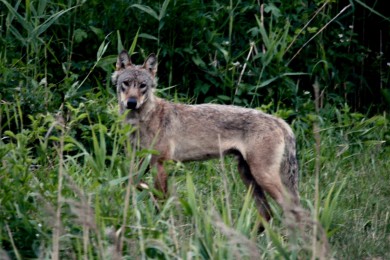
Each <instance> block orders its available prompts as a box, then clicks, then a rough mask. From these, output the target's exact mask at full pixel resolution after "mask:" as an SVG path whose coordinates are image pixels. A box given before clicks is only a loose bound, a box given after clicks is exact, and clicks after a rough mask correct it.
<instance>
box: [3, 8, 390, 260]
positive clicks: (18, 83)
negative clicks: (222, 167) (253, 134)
mask: <svg viewBox="0 0 390 260" xmlns="http://www.w3.org/2000/svg"><path fill="white" fill-rule="evenodd" d="M386 4H387V1H386V0H378V1H368V0H349V1H348V0H339V1H338V0H328V1H327V0H291V1H287V0H270V1H260V0H251V1H250V0H239V1H233V0H230V1H228V0H213V1H202V0H194V1H191V0H188V1H186V0H171V1H168V0H166V1H162V0H160V1H152V0H112V1H101V0H68V1H65V0H52V1H49V0H26V1H22V0H11V1H9V0H0V102H1V103H0V136H1V140H0V162H1V164H0V173H1V174H0V249H1V248H4V249H5V250H6V251H7V252H8V253H9V254H10V255H11V256H12V257H14V258H17V255H16V253H15V252H17V250H15V248H13V245H12V241H11V238H10V236H9V235H7V230H6V229H5V224H7V228H8V229H9V230H12V233H13V234H14V235H13V236H14V237H13V239H14V242H15V243H16V245H17V246H16V247H17V248H18V249H19V250H20V251H21V252H22V255H23V256H26V257H36V256H37V255H39V254H38V253H37V252H38V251H39V250H40V249H39V247H44V246H46V245H44V244H45V243H46V242H47V241H50V236H51V232H52V229H50V225H51V224H52V223H50V221H48V223H49V224H48V225H46V226H43V227H42V226H41V224H40V223H41V222H44V220H46V216H44V215H45V214H46V213H45V212H46V211H43V210H42V208H43V209H44V210H47V211H48V212H49V211H53V209H52V207H53V205H56V204H55V203H56V199H57V196H58V194H57V186H56V185H58V184H57V180H58V172H59V170H58V168H59V167H60V166H61V163H60V162H58V154H59V145H58V143H59V139H58V136H59V135H60V134H61V129H57V128H56V127H54V126H56V124H57V123H58V121H59V119H58V118H59V117H57V115H58V114H61V115H63V116H64V118H65V121H66V123H67V125H66V127H67V128H66V129H69V132H67V133H66V137H67V138H68V139H67V140H65V145H64V147H65V148H64V153H65V154H66V155H67V156H68V161H67V163H68V165H67V167H69V168H68V170H69V172H72V171H73V172H75V174H74V175H73V176H72V177H73V178H75V179H77V180H76V182H77V181H78V183H81V185H85V187H88V188H90V189H93V188H91V187H95V188H96V187H97V186H98V185H100V184H101V183H107V182H109V181H111V180H112V178H114V177H113V176H112V175H113V172H114V173H115V174H116V173H117V172H119V173H121V174H123V175H125V174H127V172H128V171H129V170H128V167H129V165H128V161H127V160H126V157H125V156H123V154H121V153H123V151H122V150H124V149H123V147H122V145H123V146H125V145H124V144H123V143H121V144H120V145H118V143H120V141H118V140H119V139H121V138H119V137H118V136H120V134H123V136H125V134H124V133H123V132H124V130H117V129H114V130H112V129H113V128H115V127H113V126H114V125H115V124H114V123H113V122H114V121H115V120H117V118H114V117H115V116H113V114H114V113H112V111H116V109H115V104H116V94H115V90H114V88H113V86H112V84H111V82H110V75H111V73H112V72H113V70H114V64H115V61H116V56H117V54H118V52H119V51H121V49H122V48H126V49H128V50H131V49H132V50H134V52H133V56H132V59H133V62H134V63H136V64H140V63H142V62H143V61H144V59H145V57H146V56H147V55H148V54H150V53H152V52H154V53H157V54H158V59H159V67H158V77H159V87H158V89H159V90H160V91H159V92H158V95H161V96H164V97H166V98H168V99H171V100H174V101H184V102H186V103H203V102H214V103H225V104H234V105H240V106H246V107H254V108H261V109H263V110H265V111H266V112H270V113H277V114H278V115H279V116H281V117H283V118H284V119H286V120H287V121H289V123H294V127H296V129H295V130H297V131H296V132H297V136H299V138H300V139H299V142H298V147H299V148H300V149H299V150H300V151H301V154H300V156H301V157H302V158H304V159H305V160H306V163H305V161H304V160H303V161H304V163H302V164H301V165H302V167H306V168H309V170H308V171H306V172H312V168H313V167H314V166H313V164H314V163H313V160H312V159H313V157H314V156H313V154H314V152H313V146H314V145H313V143H314V141H313V138H312V124H313V122H317V119H318V118H317V116H318V115H319V118H321V117H322V119H324V121H326V123H327V124H328V125H330V126H329V127H328V128H326V130H324V131H323V132H321V134H323V135H327V137H328V138H324V139H325V140H324V141H323V142H325V143H326V145H327V146H326V145H325V148H329V150H328V151H327V153H324V154H326V155H324V157H325V156H328V157H327V158H326V159H324V158H321V159H322V160H323V161H327V162H328V161H329V162H330V161H332V162H335V164H336V165H335V166H334V168H331V167H330V166H329V165H328V166H327V167H329V170H328V171H329V172H331V173H333V172H335V173H336V172H338V171H339V168H338V167H341V166H340V165H341V164H343V163H344V164H345V165H342V166H344V169H346V168H348V169H353V170H354V172H352V173H351V175H352V174H355V175H358V174H360V175H363V177H365V178H366V179H367V182H368V181H375V183H379V184H380V185H379V186H382V185H383V186H386V183H387V182H386V181H382V177H383V176H382V175H380V174H377V175H375V176H374V177H375V178H372V176H371V175H369V174H371V171H373V172H374V170H373V169H371V168H370V167H371V164H375V163H374V161H375V160H374V159H373V158H374V156H376V155H378V154H379V155H378V157H375V159H378V158H382V157H383V158H385V159H386V158H387V157H388V156H387V155H386V154H385V153H386V151H388V150H386V149H384V152H383V154H381V153H380V152H379V150H381V148H382V147H385V146H387V147H386V148H388V141H389V140H390V136H389V133H388V130H387V125H388V122H387V120H386V117H387V116H388V114H386V113H387V111H388V109H389V106H390V53H389V52H390V49H389V48H390V43H389V42H390V41H389V40H390V39H389V36H390V13H389V10H390V9H389V8H387V7H386ZM133 44H134V45H133ZM316 82H317V83H318V86H319V87H320V97H319V100H318V101H314V88H313V84H315V83H316ZM315 104H318V105H319V109H320V112H319V113H317V112H318V111H315ZM59 112H60V113H59ZM115 114H116V113H115ZM313 114H316V115H315V116H313ZM382 115H384V116H382ZM366 117H367V118H368V119H367V120H366ZM319 121H321V120H319ZM100 123H101V124H100ZM110 127H112V128H111V129H110ZM102 129H103V130H102ZM94 131H95V132H94ZM99 131H101V132H99ZM110 131H111V132H110ZM115 131H123V132H120V134H118V132H115ZM386 131H387V132H386ZM98 132H99V134H101V136H99V137H97V135H98V134H97V133H98ZM113 133H115V134H118V135H117V136H115V134H113ZM102 136H103V137H102ZM99 138H100V139H99ZM116 138H117V139H116ZM69 140H71V141H69ZM72 140H73V141H72ZM74 140H77V142H79V143H77V145H79V146H80V147H83V149H84V148H85V149H84V150H83V149H81V148H80V147H78V146H77V145H76V144H75V141H74ZM334 140H336V141H337V143H338V145H337V146H336V145H334V142H335V141H334ZM122 141H123V140H122ZM386 141H387V143H386ZM123 142H124V141H123ZM102 143H103V144H104V145H103V144H102ZM99 145H101V146H99ZM119 146H120V150H121V152H118V151H117V150H115V149H118V150H119V148H118V147H119ZM367 147H368V148H369V149H368V148H367ZM366 148H367V151H368V152H369V153H370V154H369V155H370V156H371V155H372V156H373V157H370V156H367V157H364V160H362V163H363V164H364V165H365V167H363V170H361V168H362V167H361V166H360V164H358V163H354V162H350V161H349V158H350V157H353V156H356V154H359V153H360V152H359V151H360V150H363V149H366ZM337 149H339V150H337ZM359 149H360V150H359ZM80 150H82V152H81V151H80ZM370 151H372V154H371V152H370ZM88 152H90V153H91V156H90V157H88V156H87V155H88ZM99 152H101V154H99ZM116 152H117V154H115V153H116ZM86 154H87V155H86ZM109 154H115V155H118V154H120V155H121V156H122V157H121V156H114V155H113V156H112V157H110V156H108V155H109ZM99 156H100V157H99ZM332 156H333V157H332ZM342 156H344V157H343V160H341V159H340V158H341V157H342ZM91 158H92V159H91ZM329 158H333V160H330V159H329ZM354 158H355V157H354ZM356 158H357V159H356V161H359V158H358V157H356ZM89 160H90V161H92V162H94V160H96V161H99V160H100V161H99V163H100V164H99V163H96V164H99V165H94V164H93V163H91V162H90V161H89ZM365 160H366V161H365ZM378 160H379V161H380V162H381V164H379V166H377V167H378V169H382V168H381V167H380V166H382V167H383V169H387V168H386V167H387V166H386V163H387V161H386V160H380V159H378ZM382 161H383V162H382ZM339 162H340V165H339V164H337V163H339ZM73 163H74V164H73ZM88 163H90V164H91V165H92V166H91V165H89V164H88ZM387 164H388V163H387ZM69 165H70V166H69ZM86 165H87V166H86ZM351 165H352V166H351ZM332 166H333V165H332ZM110 167H111V168H110ZM310 167H311V168H310ZM36 168H37V169H39V170H36V171H35V170H34V169H36ZM108 168H109V170H107V169H108ZM209 168H210V167H209ZM366 168H367V169H366ZM372 168H375V167H372ZM80 169H81V170H80ZM91 169H92V170H91ZM102 169H103V170H102ZM113 169H115V170H113ZM117 169H119V170H117ZM78 170H80V172H78ZM378 171H379V172H380V173H382V171H381V170H378ZM31 172H33V173H34V174H31ZM102 172H103V173H102ZM362 172H363V173H362ZM365 172H368V173H369V174H367V175H364V173H365ZM76 173H77V174H76ZM119 173H118V175H119V176H115V177H117V178H119V179H120V178H123V176H122V175H120V174H119ZM382 174H383V175H384V171H383V173H382ZM329 175H331V174H329ZM360 175H359V177H360ZM303 177H305V176H303ZM355 177H356V176H353V177H351V178H350V179H353V180H356V182H357V184H356V185H358V184H361V183H360V182H364V181H360V178H355ZM110 178H111V179H110ZM321 178H322V179H321V181H323V182H324V183H326V185H327V186H331V185H330V184H328V183H330V181H334V179H329V178H330V177H329V176H328V175H324V176H322V177H321ZM336 179H337V178H336ZM366 179H364V178H363V180H366ZM115 180H116V179H114V181H115ZM200 181H202V180H200ZM203 181H204V180H203ZM326 181H327V182H326ZM206 182H207V181H206ZM307 182H308V183H309V185H307V187H313V186H314V184H313V183H312V181H311V180H309V181H307ZM216 185H217V184H216ZM326 185H324V186H326ZM332 185H333V183H332ZM371 186H373V185H371ZM88 188H86V189H88ZM327 188H329V187H327ZM96 189H97V188H96ZM237 189H239V188H237ZM332 189H333V186H332V187H331V188H330V190H331V191H330V193H329V194H331V192H332ZM350 189H351V190H348V191H350V192H353V191H355V189H358V188H355V187H354V185H350ZM352 189H354V190H352ZM64 190H65V191H64V193H67V194H66V195H69V194H70V195H69V197H72V196H73V197H80V196H79V194H78V193H77V192H76V191H74V189H73V188H69V187H68V188H67V189H64ZM107 190H109V191H106V190H105V192H106V193H104V195H107V194H108V195H111V194H114V191H113V190H110V189H107ZM117 190H120V189H116V191H117ZM307 190H309V191H307ZM378 190H383V189H378ZM94 192H96V193H97V194H98V195H97V196H99V195H100V193H99V192H101V191H100V190H99V191H94ZM306 192H312V191H311V190H310V188H306ZM356 192H357V193H358V194H357V195H356V194H355V193H354V195H351V196H354V197H353V198H354V199H356V200H360V199H361V197H359V196H360V190H357V191H356ZM378 193H379V192H378ZM74 194H77V195H74ZM115 194H116V195H113V197H115V196H116V197H117V200H116V201H122V198H123V196H122V195H123V194H121V193H119V192H118V193H115ZM379 195H382V197H381V199H383V200H387V199H388V196H387V195H386V194H385V195H383V194H382V193H381V194H379ZM362 196H363V197H364V196H366V197H369V198H371V196H376V194H374V193H373V192H368V193H363V195H362ZM386 196H387V197H386ZM101 197H104V198H105V196H101ZM108 197H109V196H108ZM329 198H330V197H329ZM110 199H111V197H110ZM114 199H115V198H114ZM349 199H350V195H349V194H348V195H347V196H345V197H344V201H343V200H341V204H343V203H344V204H345V205H346V206H344V207H345V208H346V209H348V210H350V209H349V207H348V206H349ZM375 199H376V197H375V198H374V199H370V201H372V200H375ZM145 200H146V199H145ZM42 201H45V202H48V203H47V204H48V205H46V204H45V205H44V206H42V204H44V203H42ZM50 203H52V204H53V205H51V204H50ZM104 203H105V204H104ZM120 203H122V202H120ZM359 203H360V202H359ZM359 203H356V204H358V205H360V204H362V203H360V204H359ZM102 204H104V206H105V207H103V206H102V211H106V212H103V213H102V216H103V217H102V219H104V218H106V216H109V214H110V212H111V211H110V209H112V212H114V211H115V212H116V211H118V208H114V207H115V205H114V203H112V202H111V201H109V200H107V201H103V202H102ZM118 204H119V203H117V204H116V205H118ZM377 204H378V205H379V206H381V207H383V208H384V209H383V210H382V208H377V211H378V212H380V214H382V215H377V216H381V217H378V219H386V221H387V219H388V218H387V215H386V214H387V213H386V212H387V211H386V210H387V208H386V206H387V204H386V203H379V202H378V203H377ZM364 205H367V206H366V207H367V208H368V207H369V206H371V204H369V203H368V202H367V203H364ZM46 206H47V207H46ZM95 206H96V205H95ZM379 206H378V207H379ZM96 207H97V208H99V207H98V206H96ZM355 207H358V206H355ZM151 208H153V206H151ZM119 210H121V209H119ZM363 210H365V211H369V210H366V208H363ZM63 211H64V214H63V215H64V216H65V217H64V220H63V221H64V222H66V223H65V224H64V226H66V224H69V223H70V222H72V220H73V219H72V218H73V217H74V216H73V215H72V214H71V213H69V212H70V210H69V209H68V208H67V207H64V209H63ZM152 211H153V210H151V211H150V212H152ZM345 211H346V210H344V208H340V209H339V211H338V212H342V213H343V212H345ZM350 211H352V210H350ZM342 213H340V215H341V214H342ZM366 214H367V213H366ZM48 215H49V216H52V215H50V214H48ZM134 215H135V214H134ZM384 215H386V217H385V216H384ZM153 217H155V218H157V217H156V216H153ZM343 217H345V216H343ZM349 217H350V216H348V218H347V220H346V221H348V220H350V222H356V223H357V224H356V225H357V226H358V228H360V226H359V223H358V221H354V219H353V218H349ZM97 218H98V217H97ZM338 218H341V217H340V216H338ZM356 218H357V219H358V220H359V221H363V222H365V223H364V225H361V226H364V230H363V231H362V230H360V229H358V230H355V231H356V232H355V233H351V232H349V229H347V230H346V229H345V228H344V229H343V230H342V231H341V232H339V233H337V235H336V236H335V238H334V240H335V241H336V242H335V243H334V244H336V245H338V246H339V248H342V247H343V246H344V240H346V239H345V238H346V237H348V235H346V234H349V235H350V233H351V234H353V235H355V234H358V235H359V238H360V239H361V240H359V241H366V240H365V239H366V237H371V236H369V235H367V234H366V233H365V232H366V230H369V227H368V228H366V226H368V225H369V224H370V225H371V222H370V221H371V220H369V221H368V220H366V219H367V218H368V217H367V218H366V217H365V215H364V218H363V217H361V216H357V217H356ZM112 219H114V220H112ZM110 220H112V222H115V221H117V220H116V219H115V217H112V218H110ZM343 220H344V219H343ZM39 221H41V222H39ZM104 221H106V219H104V220H103V221H102V222H104ZM386 221H384V222H383V223H380V224H378V225H377V230H384V228H383V227H382V226H381V225H383V226H386V225H387V226H386V228H387V232H388V229H389V225H388V224H387V222H386ZM108 222H109V221H108ZM350 222H347V223H348V224H351V223H350ZM372 222H373V221H372ZM373 223H374V222H373ZM116 224H117V223H116ZM348 224H345V226H348ZM352 224H355V223H352ZM343 225H344V224H343ZM372 225H373V226H374V224H372ZM145 226H147V225H146V224H145ZM341 226H342V225H341V224H340V227H337V228H340V229H341ZM66 228H68V230H67V231H69V230H70V231H69V233H70V234H75V233H76V234H79V233H80V230H79V229H80V227H79V226H77V227H74V226H72V225H70V224H69V226H67V227H66ZM153 228H155V227H154V226H153ZM337 228H334V230H333V231H334V232H335V233H336V231H337ZM335 230H336V231H335ZM343 232H344V233H343ZM359 232H360V233H359ZM102 233H104V232H102ZM166 234H168V232H167V233H166ZM373 234H374V235H372V237H374V236H375V230H374V231H373ZM381 234H384V235H383V236H384V238H383V239H381V241H386V239H387V238H388V237H386V235H387V234H388V233H387V234H386V232H383V233H381ZM38 235H40V236H42V237H43V238H42V239H41V238H40V237H37V236H38ZM167 236H169V234H168V235H167ZM76 237H77V236H76ZM210 237H212V236H210ZM42 241H43V242H42ZM339 241H341V242H339ZM370 242H372V243H373V244H375V242H377V241H376V240H370ZM48 243H49V242H48ZM72 243H73V242H72ZM378 245H379V246H378V247H381V248H382V249H383V250H384V251H385V252H386V250H387V249H386V248H385V247H384V246H382V244H378ZM79 246H80V245H79V244H77V245H74V248H77V247H79ZM374 246H375V245H374ZM374 246H373V248H374ZM357 247H358V248H359V245H358V246H357ZM374 249H375V248H374ZM340 250H343V249H340ZM350 250H353V249H350ZM361 250H363V249H361ZM375 250H376V249H375ZM344 253H345V255H348V250H344ZM13 254H15V255H13ZM85 255H87V254H86V253H85ZM356 255H360V256H361V255H364V254H363V253H362V252H359V253H356ZM366 255H369V253H367V254H366ZM1 257H2V251H0V258H1Z"/></svg>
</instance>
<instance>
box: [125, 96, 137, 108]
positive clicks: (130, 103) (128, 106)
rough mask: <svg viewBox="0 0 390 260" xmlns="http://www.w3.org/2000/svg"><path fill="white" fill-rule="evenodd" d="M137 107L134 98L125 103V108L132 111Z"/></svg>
mask: <svg viewBox="0 0 390 260" xmlns="http://www.w3.org/2000/svg"><path fill="white" fill-rule="evenodd" d="M136 107H137V99H136V98H129V99H128V100H127V103H126V108H127V109H131V110H134V109H135V108H136Z"/></svg>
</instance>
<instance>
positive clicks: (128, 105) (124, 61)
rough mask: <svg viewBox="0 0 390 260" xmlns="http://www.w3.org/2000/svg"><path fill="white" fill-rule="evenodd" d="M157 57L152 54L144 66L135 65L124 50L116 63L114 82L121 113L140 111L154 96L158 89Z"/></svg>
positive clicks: (113, 75)
mask: <svg viewBox="0 0 390 260" xmlns="http://www.w3.org/2000/svg"><path fill="white" fill-rule="evenodd" d="M156 72H157V57H156V55H155V54H150V55H149V57H148V58H147V59H146V60H145V62H144V64H143V65H133V64H132V63H131V60H130V56H129V54H128V53H127V51H125V50H123V51H122V52H121V53H120V54H119V56H118V59H117V62H116V71H115V72H114V73H113V74H112V77H111V79H112V82H113V83H114V84H115V85H116V89H117V93H118V99H119V100H118V101H119V106H120V109H121V111H122V112H123V111H124V110H125V109H131V110H138V109H140V108H141V107H142V105H143V104H144V103H145V102H146V101H147V100H148V98H150V96H151V95H153V90H154V88H155V87H156Z"/></svg>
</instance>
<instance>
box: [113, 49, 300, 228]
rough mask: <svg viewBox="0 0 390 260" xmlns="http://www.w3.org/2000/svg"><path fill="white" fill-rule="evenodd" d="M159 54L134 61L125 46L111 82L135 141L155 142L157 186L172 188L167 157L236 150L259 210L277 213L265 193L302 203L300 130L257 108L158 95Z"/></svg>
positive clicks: (197, 157)
mask: <svg viewBox="0 0 390 260" xmlns="http://www.w3.org/2000/svg"><path fill="white" fill-rule="evenodd" d="M156 73H157V57H156V55H155V54H150V55H149V56H148V57H147V59H146V60H145V62H144V64H143V65H134V64H133V63H132V62H131V58H130V56H129V54H128V52H127V51H126V50H123V51H122V52H121V53H120V54H119V55H118V58H117V62H116V70H115V72H114V73H113V74H112V82H113V84H114V85H116V90H117V95H118V103H119V112H120V114H125V115H124V118H125V119H124V120H125V123H128V124H131V125H132V126H134V127H135V128H136V129H137V131H136V132H135V133H133V134H132V135H131V138H132V141H133V142H135V143H137V144H139V145H140V146H141V147H143V148H153V149H154V150H156V151H158V155H153V156H152V159H151V163H150V164H151V166H152V167H157V176H156V179H155V184H154V185H155V187H156V188H157V189H158V190H160V191H162V192H163V193H167V191H168V186H167V179H168V175H167V174H166V172H165V170H164V167H163V162H164V161H166V160H174V161H180V162H187V161H198V160H206V159H210V158H219V157H220V156H221V155H229V154H231V155H234V156H236V157H237V159H238V172H239V174H240V176H241V179H242V180H243V182H244V183H245V185H246V186H247V187H248V188H249V187H251V188H252V190H253V198H254V200H255V204H256V206H257V208H258V211H259V213H260V215H261V216H262V217H263V218H264V219H265V220H267V221H268V220H270V218H271V216H272V213H271V209H270V205H269V203H268V201H267V197H266V194H268V195H269V196H270V197H271V198H273V199H274V200H275V201H276V202H277V203H278V204H279V205H280V206H282V208H286V207H285V206H286V205H287V203H290V204H291V205H299V194H298V162H297V156H296V144H295V136H294V134H293V131H292V130H291V128H290V126H289V125H288V124H287V123H286V122H285V121H283V120H282V119H280V118H277V117H275V116H272V115H269V114H266V113H263V112H261V111H258V110H255V109H248V108H242V107H237V106H232V105H217V104H200V105H186V104H177V103H173V102H170V101H167V100H164V99H162V98H159V97H157V96H156V95H155V94H154V91H155V89H156V86H157V77H156Z"/></svg>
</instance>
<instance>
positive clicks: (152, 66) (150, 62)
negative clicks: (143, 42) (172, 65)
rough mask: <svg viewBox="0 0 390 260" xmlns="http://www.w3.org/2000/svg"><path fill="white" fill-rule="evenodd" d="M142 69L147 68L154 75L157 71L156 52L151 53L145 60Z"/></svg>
mask: <svg viewBox="0 0 390 260" xmlns="http://www.w3.org/2000/svg"><path fill="white" fill-rule="evenodd" d="M143 68H144V69H146V70H148V71H149V72H150V73H151V74H152V75H153V76H156V73H157V57H156V54H154V53H152V54H150V55H149V57H148V58H147V59H146V60H145V63H144V66H143Z"/></svg>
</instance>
